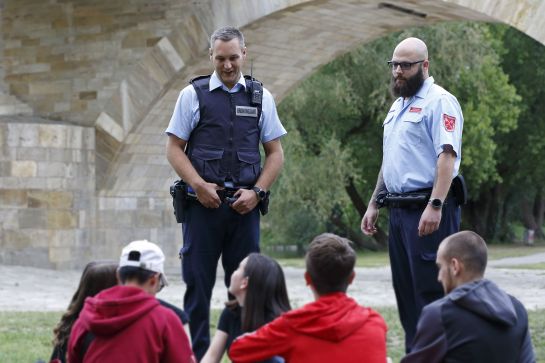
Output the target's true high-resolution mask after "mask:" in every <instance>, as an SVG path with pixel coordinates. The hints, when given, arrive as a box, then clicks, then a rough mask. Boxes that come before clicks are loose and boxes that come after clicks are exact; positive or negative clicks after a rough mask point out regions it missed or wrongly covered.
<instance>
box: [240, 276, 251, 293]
mask: <svg viewBox="0 0 545 363" xmlns="http://www.w3.org/2000/svg"><path fill="white" fill-rule="evenodd" d="M248 280H249V279H248V276H246V277H244V278H243V279H242V281H241V283H240V289H241V290H246V289H247V288H248Z"/></svg>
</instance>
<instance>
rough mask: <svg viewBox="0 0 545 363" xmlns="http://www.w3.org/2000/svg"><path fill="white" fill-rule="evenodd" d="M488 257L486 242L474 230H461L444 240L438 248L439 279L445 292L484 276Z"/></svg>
mask: <svg viewBox="0 0 545 363" xmlns="http://www.w3.org/2000/svg"><path fill="white" fill-rule="evenodd" d="M487 259H488V254H487V248H486V243H485V241H484V240H483V238H482V237H481V236H479V235H478V234H477V233H475V232H472V231H461V232H458V233H455V234H453V235H451V236H449V237H447V238H445V239H444V240H443V242H441V244H440V245H439V249H438V250H437V260H436V263H437V267H438V268H439V274H438V276H437V280H438V281H439V282H440V283H441V284H442V285H443V290H445V294H448V293H449V292H451V291H452V290H454V289H455V288H456V287H458V286H460V285H463V284H465V283H468V282H471V281H475V280H480V279H482V278H483V276H484V271H485V269H486V263H487Z"/></svg>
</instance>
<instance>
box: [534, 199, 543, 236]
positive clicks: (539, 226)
mask: <svg viewBox="0 0 545 363" xmlns="http://www.w3.org/2000/svg"><path fill="white" fill-rule="evenodd" d="M534 218H535V220H536V237H537V238H539V239H544V237H545V234H544V233H543V219H544V218H545V195H544V193H543V190H541V189H540V190H539V191H538V192H537V194H536V197H535V199H534Z"/></svg>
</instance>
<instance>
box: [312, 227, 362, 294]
mask: <svg viewBox="0 0 545 363" xmlns="http://www.w3.org/2000/svg"><path fill="white" fill-rule="evenodd" d="M350 243H351V242H350V241H349V240H348V239H346V238H343V237H339V236H337V235H335V234H333V233H323V234H321V235H319V236H316V237H315V238H314V239H313V240H312V242H311V243H310V245H309V247H308V251H307V255H306V257H305V262H306V267H307V272H308V274H309V275H310V278H311V280H312V285H313V286H314V288H315V289H316V292H317V293H318V294H319V295H325V294H329V293H332V292H346V289H347V288H348V285H349V282H350V281H349V279H350V275H351V274H352V272H353V271H354V266H355V264H356V252H354V250H353V249H352V247H350Z"/></svg>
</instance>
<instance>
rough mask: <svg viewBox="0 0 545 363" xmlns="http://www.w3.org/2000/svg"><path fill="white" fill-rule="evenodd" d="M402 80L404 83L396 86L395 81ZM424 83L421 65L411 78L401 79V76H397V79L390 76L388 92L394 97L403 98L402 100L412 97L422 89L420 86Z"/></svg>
mask: <svg viewBox="0 0 545 363" xmlns="http://www.w3.org/2000/svg"><path fill="white" fill-rule="evenodd" d="M398 79H402V80H405V82H401V83H400V84H398V83H397V82H396V80H398ZM423 83H424V71H423V69H422V65H420V66H419V67H418V72H416V74H415V75H414V76H412V77H409V78H401V76H398V78H396V77H394V76H392V79H391V81H390V92H391V93H392V95H393V96H394V97H396V98H397V97H403V98H409V97H412V96H414V95H415V94H416V92H418V90H419V89H420V87H422V84H423Z"/></svg>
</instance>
